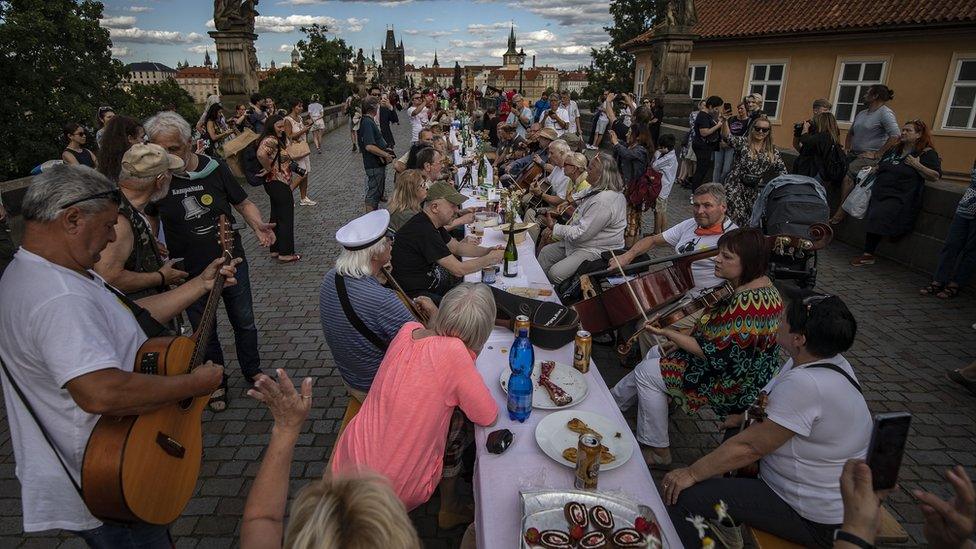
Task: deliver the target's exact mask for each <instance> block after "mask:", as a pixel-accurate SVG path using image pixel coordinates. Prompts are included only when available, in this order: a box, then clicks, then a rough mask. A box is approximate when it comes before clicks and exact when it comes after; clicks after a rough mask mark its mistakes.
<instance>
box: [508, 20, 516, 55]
mask: <svg viewBox="0 0 976 549" xmlns="http://www.w3.org/2000/svg"><path fill="white" fill-rule="evenodd" d="M505 53H507V54H515V53H518V52H516V51H515V23H512V31H511V32H510V33H509V35H508V51H507V52H505Z"/></svg>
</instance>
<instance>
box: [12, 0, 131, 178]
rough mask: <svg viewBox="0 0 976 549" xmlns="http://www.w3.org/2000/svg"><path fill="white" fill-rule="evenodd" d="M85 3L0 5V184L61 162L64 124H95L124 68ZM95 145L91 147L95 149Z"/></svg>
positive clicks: (94, 8)
mask: <svg viewBox="0 0 976 549" xmlns="http://www.w3.org/2000/svg"><path fill="white" fill-rule="evenodd" d="M102 7H103V6H102V4H101V3H100V2H94V1H91V0H80V1H75V0H0V51H2V52H3V54H2V55H0V74H2V75H3V79H4V82H5V86H4V101H2V102H0V143H3V147H0V180H2V179H10V178H14V177H20V176H23V175H26V174H27V173H28V172H29V171H30V169H31V168H32V167H34V166H36V165H37V164H39V163H41V162H43V161H45V160H50V159H52V158H60V156H61V149H62V148H63V146H64V140H63V137H62V126H63V125H64V124H66V123H68V122H79V123H81V124H84V125H88V126H91V125H93V124H94V118H95V111H96V110H97V108H98V106H99V105H109V104H112V103H111V101H112V100H113V99H117V98H118V97H119V94H120V93H121V90H119V88H118V86H119V84H120V83H121V81H122V78H123V76H124V74H125V70H124V68H123V66H122V64H121V63H120V62H118V61H116V60H114V59H112V54H111V49H110V48H111V46H112V42H111V40H110V39H109V33H108V31H107V30H106V29H104V28H102V27H101V26H100V25H99V23H98V20H99V18H101V16H102ZM93 145H94V144H93Z"/></svg>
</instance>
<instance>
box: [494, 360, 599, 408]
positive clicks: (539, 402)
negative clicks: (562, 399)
mask: <svg viewBox="0 0 976 549" xmlns="http://www.w3.org/2000/svg"><path fill="white" fill-rule="evenodd" d="M511 375H512V369H511V368H505V369H504V370H503V371H502V375H501V378H499V380H498V381H499V383H501V385H502V390H503V391H505V394H508V378H509V376H511ZM540 375H542V364H541V363H540V362H538V361H537V362H536V363H535V366H533V367H532V386H533V387H534V390H533V391H532V407H533V408H539V409H541V410H560V409H563V408H569V407H570V406H576V405H577V404H579V403H580V402H582V401H583V399H584V398H586V393H588V392H589V386H588V385H587V384H586V378H585V377H583V374H581V373H580V371H579V370H577V369H576V368H573V367H572V366H567V365H565V364H560V363H558V362H557V363H556V368H555V369H553V371H552V374H550V375H549V379H551V380H552V382H553V383H555V384H556V385H559V386H560V387H562V389H563V391H566V394H567V395H569V396H571V397H573V401H572V402H570V403H569V404H567V405H565V406H556V405H555V404H554V403H553V402H552V399H551V398H549V391H546V388H545V387H543V386H542V385H539V376H540Z"/></svg>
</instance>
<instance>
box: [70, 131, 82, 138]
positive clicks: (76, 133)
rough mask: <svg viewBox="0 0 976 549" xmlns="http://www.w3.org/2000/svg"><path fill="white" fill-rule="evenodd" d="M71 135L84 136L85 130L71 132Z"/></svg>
mask: <svg viewBox="0 0 976 549" xmlns="http://www.w3.org/2000/svg"><path fill="white" fill-rule="evenodd" d="M71 135H77V136H78V137H84V136H85V132H75V133H73V134H71Z"/></svg>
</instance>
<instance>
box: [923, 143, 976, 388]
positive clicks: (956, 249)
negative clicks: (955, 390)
mask: <svg viewBox="0 0 976 549" xmlns="http://www.w3.org/2000/svg"><path fill="white" fill-rule="evenodd" d="M974 271H976V161H974V162H973V170H972V172H970V176H969V188H967V189H966V191H965V192H964V193H963V195H962V199H960V200H959V205H958V206H956V215H955V216H953V218H952V224H951V225H949V233H948V234H946V239H945V244H944V245H943V246H942V251H941V252H940V253H939V266H938V267H936V269H935V275H934V277H933V278H932V283H931V284H929V285H928V287H926V288H922V289H921V290H920V293H921V294H922V295H933V294H934V295H935V296H936V297H938V298H940V299H951V298H953V297H956V294H958V293H959V290H960V289H961V288H962V287H963V286H965V285H966V284H967V283H968V282H969V279H971V278H972V276H973V272H974ZM973 386H974V387H976V384H974V385H973Z"/></svg>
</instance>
